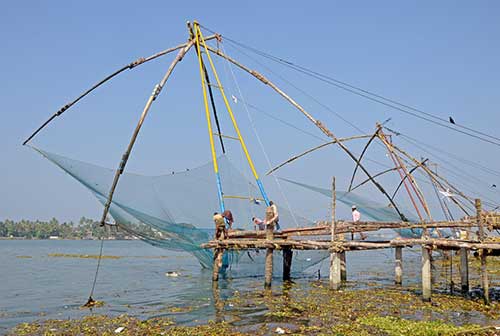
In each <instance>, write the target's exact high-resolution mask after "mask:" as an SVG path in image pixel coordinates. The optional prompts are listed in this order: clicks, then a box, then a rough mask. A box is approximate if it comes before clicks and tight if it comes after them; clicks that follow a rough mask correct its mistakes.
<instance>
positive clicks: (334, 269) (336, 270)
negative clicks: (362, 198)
mask: <svg viewBox="0 0 500 336" xmlns="http://www.w3.org/2000/svg"><path fill="white" fill-rule="evenodd" d="M336 207H337V193H336V188H335V176H334V177H333V178H332V222H331V242H332V245H333V243H334V242H335V241H337V238H338V236H337V234H336V231H337V223H336V221H335V210H336ZM342 252H344V251H342ZM342 252H337V251H335V252H334V251H333V250H332V252H330V287H331V288H332V289H339V288H340V284H341V282H342V256H341V254H342ZM344 253H345V252H344Z"/></svg>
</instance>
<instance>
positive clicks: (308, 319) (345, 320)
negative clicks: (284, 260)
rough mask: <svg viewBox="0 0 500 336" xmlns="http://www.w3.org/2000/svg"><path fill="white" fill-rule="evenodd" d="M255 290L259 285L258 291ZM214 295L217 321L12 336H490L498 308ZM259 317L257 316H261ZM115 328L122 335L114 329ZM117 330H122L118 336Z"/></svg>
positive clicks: (343, 296) (344, 293) (386, 297)
mask: <svg viewBox="0 0 500 336" xmlns="http://www.w3.org/2000/svg"><path fill="white" fill-rule="evenodd" d="M259 287H260V286H259ZM218 293H219V291H218V290H217V289H216V290H214V298H213V304H214V307H215V316H214V318H215V321H209V322H208V323H201V324H200V325H197V326H178V325H176V324H175V322H174V321H173V320H172V319H171V318H172V314H182V313H189V312H191V311H193V310H196V309H198V308H199V307H196V306H186V307H174V308H172V307H170V308H168V309H167V311H169V312H170V313H171V315H170V317H161V318H154V319H150V320H146V321H141V320H139V319H137V318H134V317H130V316H127V315H121V316H117V317H112V316H104V315H92V316H87V317H85V318H83V319H79V320H78V319H77V320H48V321H42V322H33V323H23V324H20V325H18V326H17V327H16V328H15V329H13V330H12V331H11V335H116V334H118V335H176V336H188V335H206V336H212V335H213V336H215V335H233V336H240V335H256V336H263V335H277V334H279V333H278V331H277V330H279V332H280V333H281V332H283V333H285V334H286V335H297V336H299V335H304V336H305V335H315V336H320V335H336V336H340V335H346V336H347V335H354V336H356V335H357V336H369V335H374V336H392V335H401V336H406V335H408V336H413V335H416V336H420V335H431V336H432V335H436V336H438V335H443V336H445V335H495V332H496V330H495V327H493V326H494V325H498V322H499V319H500V306H499V304H498V303H493V304H492V305H490V306H486V305H484V304H483V303H482V302H481V301H480V300H471V299H466V298H462V297H456V296H451V295H442V294H434V295H433V301H432V302H423V301H422V300H421V299H420V297H419V295H418V294H415V293H414V292H413V289H411V290H410V291H405V290H403V289H401V288H393V289H392V288H372V289H365V290H352V289H349V288H346V289H344V290H341V291H332V290H330V289H329V288H328V284H327V283H326V282H315V283H312V284H311V285H310V286H305V287H304V286H295V285H287V284H285V286H284V287H283V289H282V290H281V291H279V290H275V292H271V291H266V290H261V289H260V288H259V289H257V287H252V288H249V289H248V290H246V291H244V292H234V293H233V296H232V297H231V298H229V299H227V300H225V299H221V298H220V296H219V294H218ZM259 312H260V313H259ZM118 328H120V329H118ZM116 330H120V331H119V332H115V331H116Z"/></svg>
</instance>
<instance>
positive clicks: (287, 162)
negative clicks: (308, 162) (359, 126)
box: [266, 135, 370, 175]
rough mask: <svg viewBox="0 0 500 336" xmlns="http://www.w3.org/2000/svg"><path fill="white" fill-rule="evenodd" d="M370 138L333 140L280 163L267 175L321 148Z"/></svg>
mask: <svg viewBox="0 0 500 336" xmlns="http://www.w3.org/2000/svg"><path fill="white" fill-rule="evenodd" d="M369 137H370V135H355V136H352V137H347V138H338V139H336V140H333V141H329V142H325V143H322V144H321V145H319V146H316V147H313V148H311V149H308V150H306V151H305V152H302V153H300V154H297V155H295V156H293V157H291V158H290V159H288V160H286V161H284V162H282V163H280V164H279V165H277V166H276V167H274V168H272V169H271V170H269V171H268V172H267V173H266V175H270V174H272V173H274V172H275V171H277V170H278V169H280V168H281V167H283V166H285V165H287V164H289V163H291V162H293V161H295V160H297V159H300V158H301V157H303V156H305V155H307V154H309V153H311V152H314V151H316V150H318V149H321V148H323V147H326V146H328V145H331V144H335V143H337V141H340V142H346V141H350V140H355V139H365V138H369Z"/></svg>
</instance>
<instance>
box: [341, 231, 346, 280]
mask: <svg viewBox="0 0 500 336" xmlns="http://www.w3.org/2000/svg"><path fill="white" fill-rule="evenodd" d="M342 236H343V235H342ZM340 280H342V281H347V264H346V261H345V251H342V252H340Z"/></svg>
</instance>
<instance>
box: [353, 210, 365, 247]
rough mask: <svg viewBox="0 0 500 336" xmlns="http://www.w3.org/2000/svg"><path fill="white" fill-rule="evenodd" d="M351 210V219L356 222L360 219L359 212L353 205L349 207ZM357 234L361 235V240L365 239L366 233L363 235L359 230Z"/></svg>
mask: <svg viewBox="0 0 500 336" xmlns="http://www.w3.org/2000/svg"><path fill="white" fill-rule="evenodd" d="M351 210H352V221H353V222H354V223H358V222H359V221H360V220H361V213H360V212H359V211H358V209H357V208H356V206H355V205H353V206H352V207H351ZM359 236H360V237H361V240H365V239H366V238H367V235H365V234H364V233H363V232H360V233H359Z"/></svg>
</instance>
